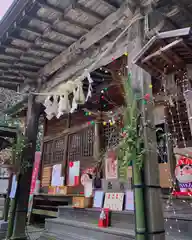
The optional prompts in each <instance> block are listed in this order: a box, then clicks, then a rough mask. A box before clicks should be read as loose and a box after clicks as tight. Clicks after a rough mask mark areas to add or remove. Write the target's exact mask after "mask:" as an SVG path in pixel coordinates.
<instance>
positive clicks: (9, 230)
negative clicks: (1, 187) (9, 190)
mask: <svg viewBox="0 0 192 240" xmlns="http://www.w3.org/2000/svg"><path fill="white" fill-rule="evenodd" d="M15 211H16V198H13V199H11V204H10V211H9V217H8V228H7V236H6V239H10V238H11V236H12V234H13V226H14V219H15Z"/></svg>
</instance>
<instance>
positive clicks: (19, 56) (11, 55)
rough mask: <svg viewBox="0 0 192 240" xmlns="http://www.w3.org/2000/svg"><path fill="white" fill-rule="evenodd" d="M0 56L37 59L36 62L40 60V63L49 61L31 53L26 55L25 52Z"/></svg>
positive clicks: (6, 53) (5, 53)
mask: <svg viewBox="0 0 192 240" xmlns="http://www.w3.org/2000/svg"><path fill="white" fill-rule="evenodd" d="M2 54H4V55H5V56H9V57H11V58H15V59H21V58H22V57H29V58H30V57H31V58H37V60H42V61H46V62H47V61H49V60H50V58H45V57H42V56H37V55H35V54H33V53H27V52H26V51H24V52H22V53H12V52H11V53H10V52H5V51H4V52H3V53H2Z"/></svg>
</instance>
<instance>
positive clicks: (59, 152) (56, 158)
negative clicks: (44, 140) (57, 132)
mask: <svg viewBox="0 0 192 240" xmlns="http://www.w3.org/2000/svg"><path fill="white" fill-rule="evenodd" d="M65 151H66V146H65V137H61V138H59V139H56V140H55V141H54V148H53V159H52V164H58V163H62V162H63V161H65V159H64V158H65Z"/></svg>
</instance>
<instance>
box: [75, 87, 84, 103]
mask: <svg viewBox="0 0 192 240" xmlns="http://www.w3.org/2000/svg"><path fill="white" fill-rule="evenodd" d="M74 98H75V101H76V103H77V104H84V103H85V96H84V93H83V84H82V82H80V83H78V85H77V90H76V92H75V96H74Z"/></svg>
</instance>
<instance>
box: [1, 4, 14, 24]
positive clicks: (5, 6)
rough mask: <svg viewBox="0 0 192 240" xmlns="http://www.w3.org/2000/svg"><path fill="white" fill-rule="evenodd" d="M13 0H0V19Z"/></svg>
mask: <svg viewBox="0 0 192 240" xmlns="http://www.w3.org/2000/svg"><path fill="white" fill-rule="evenodd" d="M13 1H14V0H3V1H1V7H0V20H1V19H2V17H3V16H4V14H5V13H6V11H7V10H8V8H9V7H10V6H11V4H12V2H13Z"/></svg>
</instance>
